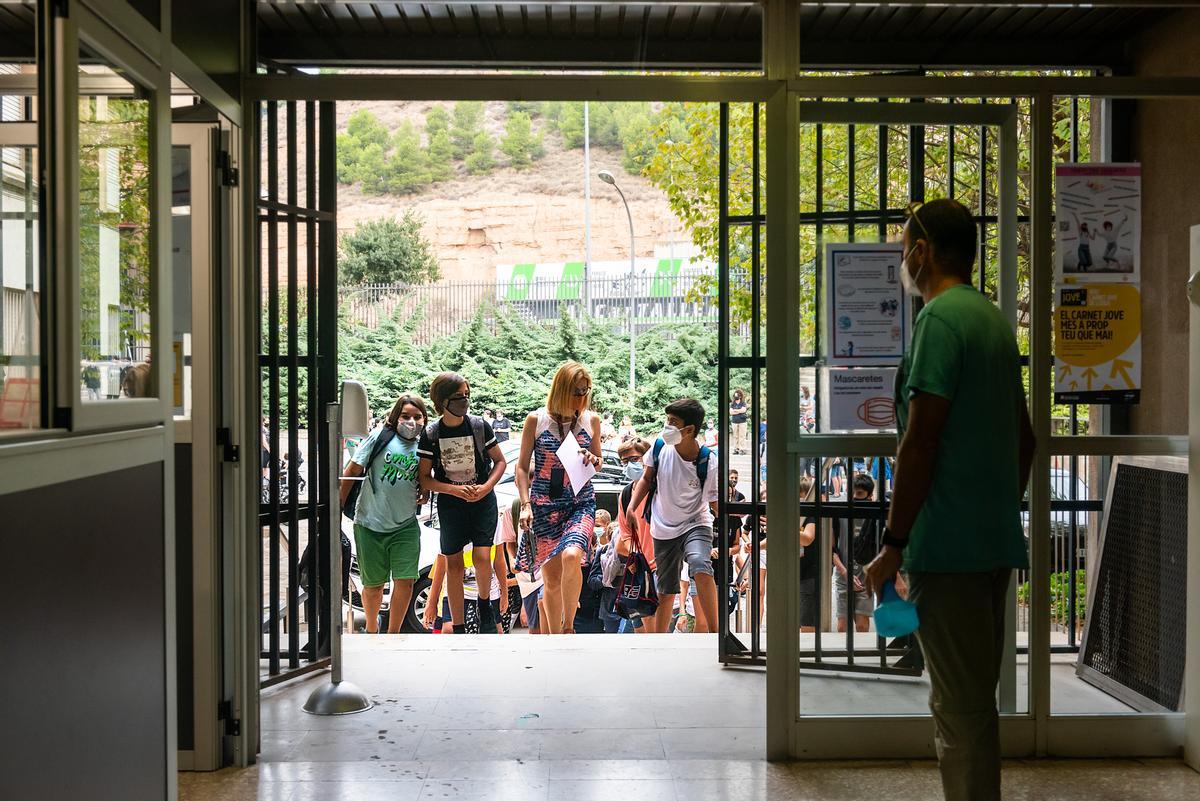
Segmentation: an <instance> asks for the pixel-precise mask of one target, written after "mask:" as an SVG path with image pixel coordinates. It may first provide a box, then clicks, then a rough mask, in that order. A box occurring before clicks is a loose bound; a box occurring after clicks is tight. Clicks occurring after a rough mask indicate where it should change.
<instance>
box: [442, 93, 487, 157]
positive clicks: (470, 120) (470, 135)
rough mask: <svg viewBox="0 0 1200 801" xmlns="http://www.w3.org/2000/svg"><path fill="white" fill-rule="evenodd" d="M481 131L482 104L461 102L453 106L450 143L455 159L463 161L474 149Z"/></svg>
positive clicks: (468, 101)
mask: <svg viewBox="0 0 1200 801" xmlns="http://www.w3.org/2000/svg"><path fill="white" fill-rule="evenodd" d="M482 131H483V103H480V102H478V101H475V100H463V101H460V102H458V103H455V104H454V116H453V118H452V119H451V121H450V143H451V145H452V146H453V148H454V157H455V158H456V159H465V158H466V157H467V156H468V155H469V154H470V153H472V152H473V151H474V150H475V149H476V148H475V140H476V138H477V137H478V136H479V134H480V133H481V132H482Z"/></svg>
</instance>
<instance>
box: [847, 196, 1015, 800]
mask: <svg viewBox="0 0 1200 801" xmlns="http://www.w3.org/2000/svg"><path fill="white" fill-rule="evenodd" d="M977 235H978V234H977V231H976V227H975V221H974V220H973V219H972V218H971V214H970V212H968V211H967V210H966V209H965V208H964V207H963V206H962V204H960V203H958V202H957V201H954V200H935V201H932V202H930V203H927V204H925V205H921V206H918V205H916V204H914V206H913V207H912V208H911V209H910V212H909V219H908V222H907V223H906V225H905V227H904V260H903V262H902V264H901V265H900V274H901V278H902V279H903V281H904V284H905V288H906V289H907V291H908V292H909V293H910V294H913V293H920V295H921V297H922V299H923V300H924V302H925V306H924V308H922V309H921V312H920V314H918V315H917V318H916V324H915V326H914V329H913V338H912V344H911V346H910V347H909V349H908V352H907V353H906V354H905V355H904V359H903V361H902V362H901V365H900V369H899V370H898V371H897V374H896V418H897V421H898V428H899V431H900V445H899V448H898V450H897V453H896V470H895V485H894V493H893V497H892V506H891V510H890V513H889V515H888V525H887V528H885V530H884V537H883V546H884V547H883V548H882V550H881V551H880V553H879V555H878V556H877V557H876V558H875V559H874V561H872V562H871V564H869V565H868V566H867V571H866V572H867V584H868V586H869V587H870V588H871V590H873V591H875V592H878V591H879V590H880V588H881V587H882V585H883V584H884V583H885V582H887V581H888V580H891V579H893V578H894V577H895V575H896V572H897V571H898V570H899V569H900V567H901V562H903V567H904V568H905V569H906V570H907V571H908V573H909V578H910V581H909V586H910V591H909V599H910V600H912V601H913V602H914V603H915V604H916V605H917V614H918V617H919V619H920V629H919V630H918V631H917V636H918V639H919V640H920V644H921V648H922V650H923V651H924V655H925V663H926V666H927V667H928V669H929V680H930V685H931V690H930V694H929V707H930V710H931V711H932V712H933V719H934V724H935V727H936V734H935V743H936V746H937V753H938V762H939V767H940V769H941V774H942V788H943V791H944V792H945V796H946V799H947V801H993V800H995V801H999V798H1000V726H999V717H998V714H997V710H996V684H997V682H998V681H999V679H1000V663H1001V657H1002V654H1003V651H1004V632H1005V624H1004V621H1005V615H1006V614H1010V613H1011V612H1010V610H1007V609H1006V608H1005V607H1006V603H1007V596H1008V586H1009V582H1010V581H1011V579H1012V571H1013V569H1019V568H1024V567H1027V566H1028V564H1029V562H1028V556H1027V553H1026V547H1025V537H1024V534H1023V533H1022V527H1021V513H1020V503H1021V497H1022V496H1023V495H1024V494H1025V485H1026V483H1027V482H1028V479H1029V468H1030V465H1031V463H1032V461H1033V449H1034V437H1033V428H1032V426H1031V425H1030V422H1029V412H1028V410H1027V409H1026V407H1025V393H1024V389H1023V387H1022V383H1021V364H1020V356H1019V354H1018V351H1017V342H1016V338H1015V336H1014V335H1013V330H1012V327H1011V326H1010V325H1009V323H1008V322H1007V321H1006V320H1005V319H1004V316H1003V315H1002V314H1001V312H1000V311H999V309H997V308H996V306H995V305H994V304H993V303H992V302H991V301H990V300H989V299H988V298H986V297H985V296H984V295H982V294H981V293H980V292H979V291H977V290H976V289H974V288H973V287H972V286H971V268H972V266H973V264H974V261H975V252H976V248H977V245H978V243H977Z"/></svg>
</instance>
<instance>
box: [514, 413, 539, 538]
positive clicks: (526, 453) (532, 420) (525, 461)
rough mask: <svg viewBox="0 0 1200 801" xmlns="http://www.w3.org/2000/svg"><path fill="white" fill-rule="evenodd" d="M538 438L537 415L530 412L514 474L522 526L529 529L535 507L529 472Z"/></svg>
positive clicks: (522, 434) (522, 435) (526, 419)
mask: <svg viewBox="0 0 1200 801" xmlns="http://www.w3.org/2000/svg"><path fill="white" fill-rule="evenodd" d="M536 439H537V415H536V414H530V415H529V416H528V417H526V418H525V427H524V428H523V429H521V455H520V456H518V457H517V469H516V473H515V475H514V476H513V477H514V479H515V480H516V484H517V495H518V496H519V497H520V498H521V528H523V529H528V528H529V527H530V526H532V525H533V507H532V506H531V505H530V501H529V489H530V486H531V484H532V483H533V482H532V479H531V478H530V474H529V467H530V462H531V461H533V443H534V441H535V440H536Z"/></svg>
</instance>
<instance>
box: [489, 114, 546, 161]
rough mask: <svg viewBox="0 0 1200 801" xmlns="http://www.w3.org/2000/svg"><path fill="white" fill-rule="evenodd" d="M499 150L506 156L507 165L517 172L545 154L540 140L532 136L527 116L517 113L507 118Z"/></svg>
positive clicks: (531, 126) (538, 137)
mask: <svg viewBox="0 0 1200 801" xmlns="http://www.w3.org/2000/svg"><path fill="white" fill-rule="evenodd" d="M500 150H502V151H503V152H504V155H506V156H508V163H509V164H511V165H512V166H513V167H514V168H516V169H518V170H523V169H525V168H526V167H528V166H529V165H530V164H532V163H533V160H534V159H537V158H541V157H542V155H543V153H544V152H545V151H544V150H543V149H542V138H541V136H540V135H535V134H534V132H533V122H532V121H531V120H530V118H529V115H528V114H526V113H524V112H520V111H519V112H517V113H516V114H512V115H510V116H509V118H508V122H507V123H506V124H505V126H504V140H503V141H502V142H501V143H500Z"/></svg>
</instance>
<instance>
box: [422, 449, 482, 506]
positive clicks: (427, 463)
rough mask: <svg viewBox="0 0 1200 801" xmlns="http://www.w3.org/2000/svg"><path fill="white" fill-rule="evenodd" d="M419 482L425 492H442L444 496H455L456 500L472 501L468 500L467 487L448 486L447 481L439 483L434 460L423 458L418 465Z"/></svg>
mask: <svg viewBox="0 0 1200 801" xmlns="http://www.w3.org/2000/svg"><path fill="white" fill-rule="evenodd" d="M417 481H418V483H420V485H421V489H422V490H424V491H425V492H440V493H442V494H444V495H453V496H454V497H456V498H462V499H463V500H470V499H469V498H467V492H466V487H460V486H459V485H458V484H448V483H447V482H445V481H438V480H437V478H436V477H434V475H433V460H432V459H430V458H428V457H426V456H422V457H421V461H420V463H419V464H418V465H417Z"/></svg>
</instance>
